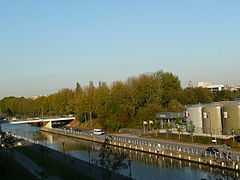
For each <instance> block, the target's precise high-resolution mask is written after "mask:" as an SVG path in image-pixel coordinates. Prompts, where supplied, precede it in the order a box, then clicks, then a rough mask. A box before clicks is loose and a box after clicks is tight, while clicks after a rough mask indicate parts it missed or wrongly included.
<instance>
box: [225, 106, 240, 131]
mask: <svg viewBox="0 0 240 180" xmlns="http://www.w3.org/2000/svg"><path fill="white" fill-rule="evenodd" d="M239 133H240V103H236V104H228V105H225V106H224V107H223V134H239Z"/></svg>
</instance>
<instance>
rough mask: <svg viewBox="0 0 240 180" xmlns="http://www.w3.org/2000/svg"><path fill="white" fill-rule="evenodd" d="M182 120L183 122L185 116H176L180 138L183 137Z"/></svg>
mask: <svg viewBox="0 0 240 180" xmlns="http://www.w3.org/2000/svg"><path fill="white" fill-rule="evenodd" d="M182 122H183V118H176V120H175V122H174V123H175V126H176V128H177V131H178V138H179V139H180V138H181V132H182V130H183V128H182Z"/></svg>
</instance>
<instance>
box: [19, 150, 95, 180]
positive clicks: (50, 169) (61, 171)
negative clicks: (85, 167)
mask: <svg viewBox="0 0 240 180" xmlns="http://www.w3.org/2000/svg"><path fill="white" fill-rule="evenodd" d="M16 150H18V151H19V152H21V153H23V154H24V155H25V156H27V157H29V158H30V159H32V160H33V161H34V162H35V163H36V164H38V165H39V166H41V167H42V168H43V169H45V171H43V172H41V173H42V174H43V175H46V176H47V177H49V176H59V177H61V178H62V179H71V180H74V179H86V180H88V179H89V180H90V179H93V178H91V177H89V176H87V175H85V174H82V173H80V172H78V171H76V170H74V169H73V168H70V167H69V166H67V165H65V164H63V163H60V162H59V161H57V160H55V159H53V158H51V157H49V156H47V154H48V152H47V150H46V149H45V148H43V149H41V152H38V151H35V150H33V149H31V148H30V147H26V146H21V147H16Z"/></svg>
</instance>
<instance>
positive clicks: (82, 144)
mask: <svg viewBox="0 0 240 180" xmlns="http://www.w3.org/2000/svg"><path fill="white" fill-rule="evenodd" d="M63 141H64V142H65V149H66V151H74V150H92V151H97V152H101V149H102V147H101V144H99V143H95V142H90V141H85V140H81V139H77V138H70V137H68V138H63V136H59V135H54V142H56V143H60V144H61V143H62V142H63ZM108 148H109V150H111V151H114V153H115V155H117V156H119V155H121V154H124V155H125V156H126V157H129V159H132V160H133V161H135V162H139V163H143V162H144V163H145V164H147V165H150V166H153V167H158V168H163V169H164V168H166V169H177V170H179V171H187V170H188V169H189V167H191V169H195V170H196V171H197V170H198V169H201V170H205V171H206V172H208V173H209V172H212V173H211V174H208V176H209V177H207V178H206V179H208V180H209V179H219V180H221V179H227V176H226V173H225V174H224V173H223V170H222V169H219V168H210V167H209V166H204V165H199V164H196V163H190V162H187V161H179V160H176V159H172V158H167V157H163V156H158V155H154V154H149V153H144V152H140V151H135V150H129V149H124V148H120V147H115V146H110V145H108ZM211 169H212V170H211ZM228 174H229V175H230V176H232V177H236V174H235V173H234V172H233V171H229V172H228ZM228 179H229V180H232V179H233V178H231V177H228ZM235 179H238V178H235Z"/></svg>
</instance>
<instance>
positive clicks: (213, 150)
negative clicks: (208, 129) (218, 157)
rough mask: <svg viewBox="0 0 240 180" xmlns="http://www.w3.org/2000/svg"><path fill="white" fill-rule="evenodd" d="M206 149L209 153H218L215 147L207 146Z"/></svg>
mask: <svg viewBox="0 0 240 180" xmlns="http://www.w3.org/2000/svg"><path fill="white" fill-rule="evenodd" d="M206 151H207V152H210V153H219V150H218V149H217V148H215V147H208V148H207V149H206Z"/></svg>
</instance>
